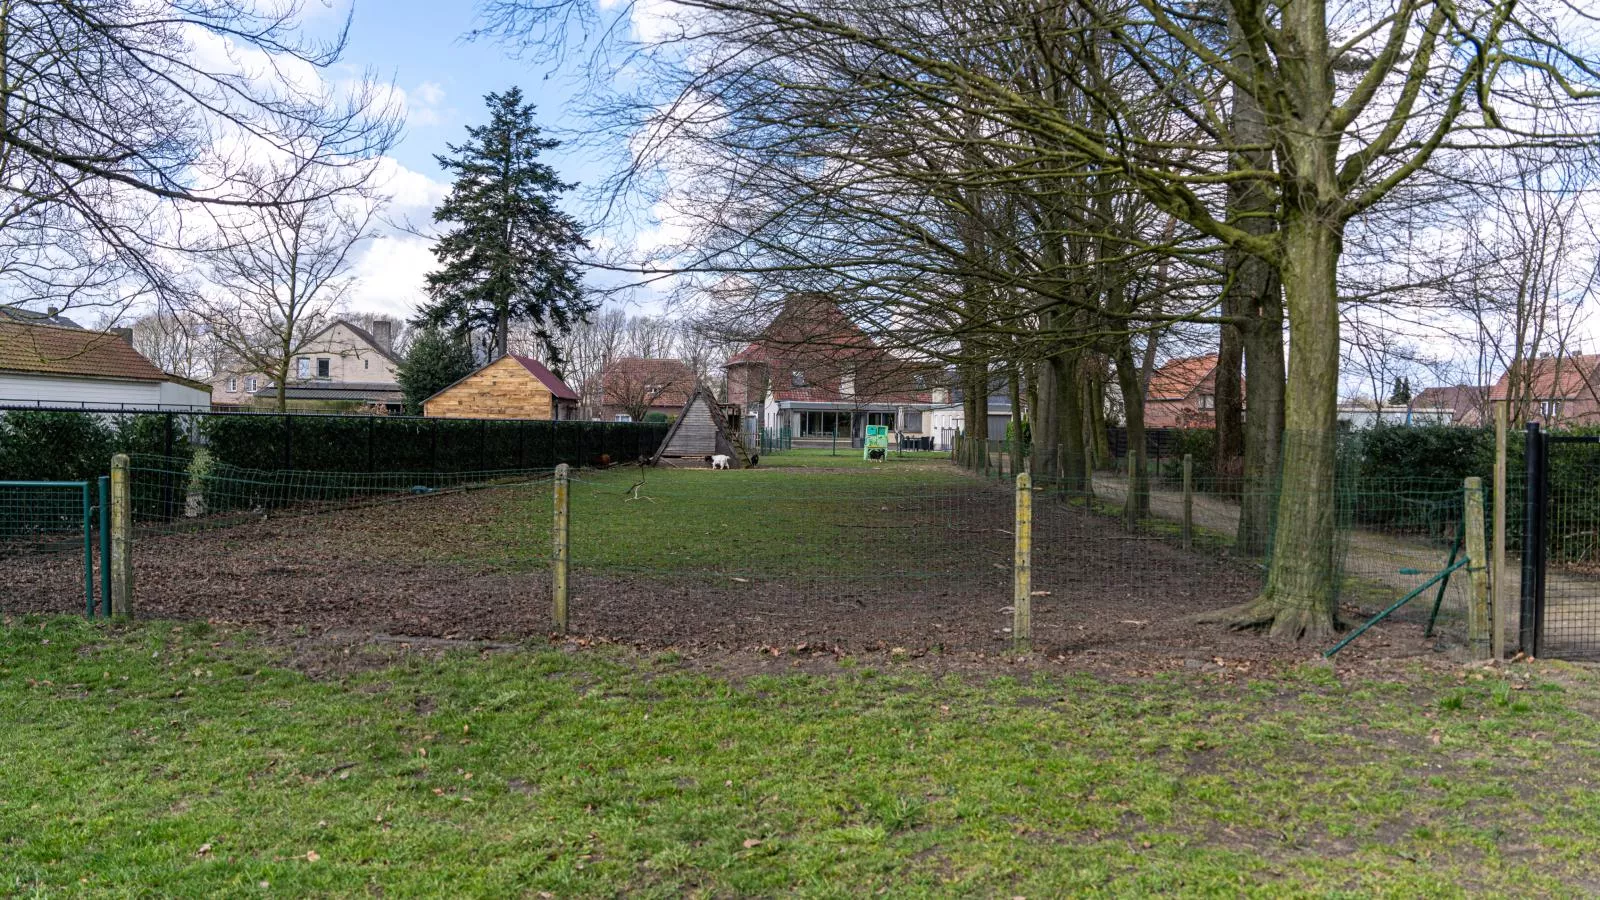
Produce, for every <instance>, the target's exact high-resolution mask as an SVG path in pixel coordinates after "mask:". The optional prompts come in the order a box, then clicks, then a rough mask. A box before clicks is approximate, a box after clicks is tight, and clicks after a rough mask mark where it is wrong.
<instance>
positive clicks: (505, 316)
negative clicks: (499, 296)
mask: <svg viewBox="0 0 1600 900" xmlns="http://www.w3.org/2000/svg"><path fill="white" fill-rule="evenodd" d="M510 337H511V316H510V314H509V313H507V312H505V311H504V310H501V311H500V312H499V313H498V314H496V316H495V320H494V358H495V359H499V358H500V357H502V356H505V355H506V349H507V347H508V345H509V340H510Z"/></svg>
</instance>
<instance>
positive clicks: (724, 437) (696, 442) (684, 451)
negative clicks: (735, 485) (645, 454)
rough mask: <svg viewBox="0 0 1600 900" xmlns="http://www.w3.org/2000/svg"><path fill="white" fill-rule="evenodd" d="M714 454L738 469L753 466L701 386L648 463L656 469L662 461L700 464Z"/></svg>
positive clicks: (709, 395)
mask: <svg viewBox="0 0 1600 900" xmlns="http://www.w3.org/2000/svg"><path fill="white" fill-rule="evenodd" d="M717 454H722V455H724V456H730V457H732V458H733V459H735V460H737V461H738V463H739V468H741V469H748V468H749V467H751V466H753V465H755V460H754V459H753V458H752V457H751V456H750V453H749V452H748V451H747V450H746V449H745V446H744V441H742V440H740V438H739V433H738V431H736V430H734V429H731V428H729V427H728V423H727V420H726V417H725V416H724V415H723V412H722V406H721V405H720V404H719V403H717V398H716V395H715V394H713V393H711V390H710V389H709V388H707V387H706V386H705V385H703V384H702V385H699V386H697V387H696V388H695V389H694V391H693V393H691V394H689V402H687V403H685V404H684V405H683V411H682V412H680V413H679V414H678V418H677V420H676V421H674V422H673V423H672V428H671V429H669V430H668V431H667V436H666V438H665V439H664V440H662V441H661V446H660V447H659V448H657V449H656V455H655V458H654V459H652V460H651V463H652V464H655V465H659V464H660V463H661V461H662V460H663V459H691V460H695V461H700V460H704V459H705V458H706V457H707V456H715V455H717Z"/></svg>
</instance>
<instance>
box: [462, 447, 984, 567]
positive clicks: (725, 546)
mask: <svg viewBox="0 0 1600 900" xmlns="http://www.w3.org/2000/svg"><path fill="white" fill-rule="evenodd" d="M827 459H828V457H826V456H817V455H816V454H815V453H808V452H802V451H794V452H793V453H784V454H781V455H779V456H775V457H773V460H774V463H773V465H771V466H769V465H767V461H766V460H763V461H762V464H761V465H760V466H758V467H757V468H754V469H744V470H738V471H731V472H722V471H712V470H710V469H706V468H652V469H645V470H643V471H642V472H641V470H640V469H639V468H637V467H619V468H616V469H610V470H606V471H601V472H595V471H580V472H577V473H575V474H574V476H573V482H572V487H571V492H572V499H571V516H572V525H571V534H572V562H573V565H574V566H577V567H581V568H591V569H597V570H608V571H655V572H677V571H697V572H718V573H733V574H737V573H740V572H746V573H753V572H760V573H764V574H768V575H776V574H783V573H788V574H795V575H802V574H816V573H818V572H819V571H825V572H826V573H828V574H831V575H854V574H863V573H869V572H881V571H883V570H884V568H885V567H886V566H897V565H898V566H902V567H910V568H916V567H918V566H920V567H922V568H927V567H930V566H937V565H940V564H946V563H948V564H950V565H954V564H955V563H956V562H958V561H959V551H960V550H961V549H962V547H963V545H967V544H970V543H971V537H970V535H967V534H964V533H962V532H959V531H952V530H950V529H947V528H944V527H943V524H945V523H950V522H956V521H957V520H959V519H961V518H962V517H966V518H971V517H973V516H978V515H986V514H993V513H994V512H996V511H999V512H1001V513H1003V514H1006V515H1009V508H1008V504H1009V500H1008V499H1007V498H1006V497H1005V496H1004V495H1003V491H1004V488H1003V487H999V486H996V485H993V484H986V483H983V482H980V481H977V480H975V479H972V478H970V477H967V476H963V475H961V474H959V473H958V472H957V471H956V469H955V468H954V467H952V466H951V465H950V464H949V461H948V460H947V459H944V458H938V459H933V458H931V455H930V454H924V456H923V458H922V459H921V460H918V461H916V462H912V461H910V460H909V459H908V460H906V461H897V462H893V463H889V464H884V463H878V464H874V465H867V464H864V463H862V462H861V460H860V459H856V460H855V461H854V465H853V466H852V467H849V468H846V469H845V471H839V470H837V469H836V468H832V467H829V466H822V465H817V466H813V465H811V463H816V462H818V461H819V460H827ZM791 464H794V465H791ZM641 480H642V481H643V482H644V483H643V484H642V485H640V486H639V489H638V499H633V493H632V490H631V489H632V488H633V486H634V485H635V484H636V483H637V482H639V481H641ZM986 491H988V492H1000V493H996V494H995V496H993V497H987V498H986V499H985V500H982V501H980V500H978V499H977V498H978V497H979V495H980V494H982V493H984V492H986ZM500 496H501V498H502V499H501V500H500V501H499V503H500V508H499V510H498V514H497V515H496V516H495V518H494V521H493V522H491V523H488V524H486V525H483V526H481V528H480V531H479V533H478V535H477V538H478V539H476V540H474V541H471V542H469V543H470V547H471V548H472V549H471V552H472V553H474V554H479V556H477V557H475V558H474V559H473V560H471V561H482V562H488V563H491V564H493V565H496V566H501V567H506V568H511V569H517V568H536V567H542V566H544V565H546V564H547V561H548V556H549V547H550V528H551V521H552V515H551V507H550V495H549V485H548V483H540V484H539V485H536V486H535V488H534V489H532V490H530V491H525V492H520V493H511V492H506V493H504V494H502V495H500ZM980 503H981V504H983V505H982V506H981V509H982V510H983V511H982V512H980V506H979V504H980ZM897 523H910V524H909V525H908V527H905V528H895V527H876V526H894V525H896V524H897ZM868 525H871V526H874V527H870V528H869V527H864V526H868ZM911 526H915V527H911ZM484 555H487V557H488V558H487V559H485V558H483V556H484ZM819 561H821V565H822V566H823V567H824V568H821V569H819Z"/></svg>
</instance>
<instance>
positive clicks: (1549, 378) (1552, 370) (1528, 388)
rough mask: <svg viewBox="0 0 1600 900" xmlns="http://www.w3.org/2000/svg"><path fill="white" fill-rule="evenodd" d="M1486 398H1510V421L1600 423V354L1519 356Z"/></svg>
mask: <svg viewBox="0 0 1600 900" xmlns="http://www.w3.org/2000/svg"><path fill="white" fill-rule="evenodd" d="M1489 399H1490V400H1491V401H1498V400H1509V401H1511V420H1512V421H1513V422H1519V423H1520V422H1530V421H1533V422H1541V423H1543V424H1544V425H1545V426H1546V427H1551V426H1560V425H1593V424H1595V423H1600V355H1585V354H1578V353H1574V354H1565V355H1561V354H1552V355H1548V356H1541V357H1538V358H1537V359H1523V360H1518V361H1517V362H1516V363H1513V364H1512V366H1511V368H1510V369H1508V370H1507V371H1506V373H1505V374H1504V375H1501V376H1500V380H1498V381H1496V382H1495V383H1494V387H1493V388H1491V389H1490V390H1489Z"/></svg>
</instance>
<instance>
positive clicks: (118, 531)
mask: <svg viewBox="0 0 1600 900" xmlns="http://www.w3.org/2000/svg"><path fill="white" fill-rule="evenodd" d="M132 475H133V473H132V472H131V471H130V470H129V464H128V454H126V453H118V454H117V455H116V456H113V457H111V614H112V615H113V616H115V617H116V618H119V619H127V618H131V617H132V616H133V482H132Z"/></svg>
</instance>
